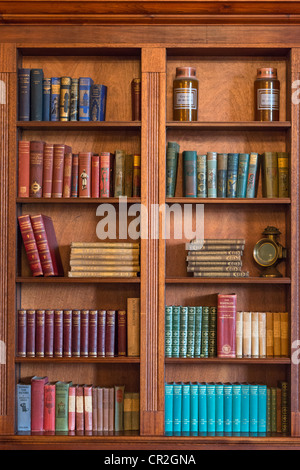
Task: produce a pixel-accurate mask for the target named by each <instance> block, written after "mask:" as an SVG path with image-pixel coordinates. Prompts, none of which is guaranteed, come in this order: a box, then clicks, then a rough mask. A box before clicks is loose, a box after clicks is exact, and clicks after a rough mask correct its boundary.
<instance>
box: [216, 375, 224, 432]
mask: <svg viewBox="0 0 300 470" xmlns="http://www.w3.org/2000/svg"><path fill="white" fill-rule="evenodd" d="M215 388H216V392H215V393H216V395H215V403H216V404H215V409H216V418H215V420H216V423H215V426H216V433H223V432H224V385H223V384H222V383H217V384H216V385H215Z"/></svg>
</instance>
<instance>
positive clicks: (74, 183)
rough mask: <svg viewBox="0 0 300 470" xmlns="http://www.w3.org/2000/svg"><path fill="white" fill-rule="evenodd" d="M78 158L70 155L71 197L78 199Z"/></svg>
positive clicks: (75, 154) (74, 154) (75, 155)
mask: <svg viewBox="0 0 300 470" xmlns="http://www.w3.org/2000/svg"><path fill="white" fill-rule="evenodd" d="M78 158H79V155H78V154H77V153H73V155H72V177H71V197H78V165H79V162H78Z"/></svg>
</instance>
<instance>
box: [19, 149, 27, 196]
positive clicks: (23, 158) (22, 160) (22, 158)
mask: <svg viewBox="0 0 300 470" xmlns="http://www.w3.org/2000/svg"><path fill="white" fill-rule="evenodd" d="M18 148H19V152H18V157H19V162H18V169H19V172H18V196H19V197H29V186H30V142H29V141H28V140H19V143H18Z"/></svg>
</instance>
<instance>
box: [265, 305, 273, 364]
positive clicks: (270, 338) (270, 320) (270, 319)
mask: <svg viewBox="0 0 300 470" xmlns="http://www.w3.org/2000/svg"><path fill="white" fill-rule="evenodd" d="M266 318H267V319H266V336H267V357H273V356H274V328H273V312H266Z"/></svg>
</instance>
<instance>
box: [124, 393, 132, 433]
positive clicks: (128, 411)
mask: <svg viewBox="0 0 300 470" xmlns="http://www.w3.org/2000/svg"><path fill="white" fill-rule="evenodd" d="M131 422H132V393H130V392H125V393H124V431H131V429H132V426H131Z"/></svg>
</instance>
